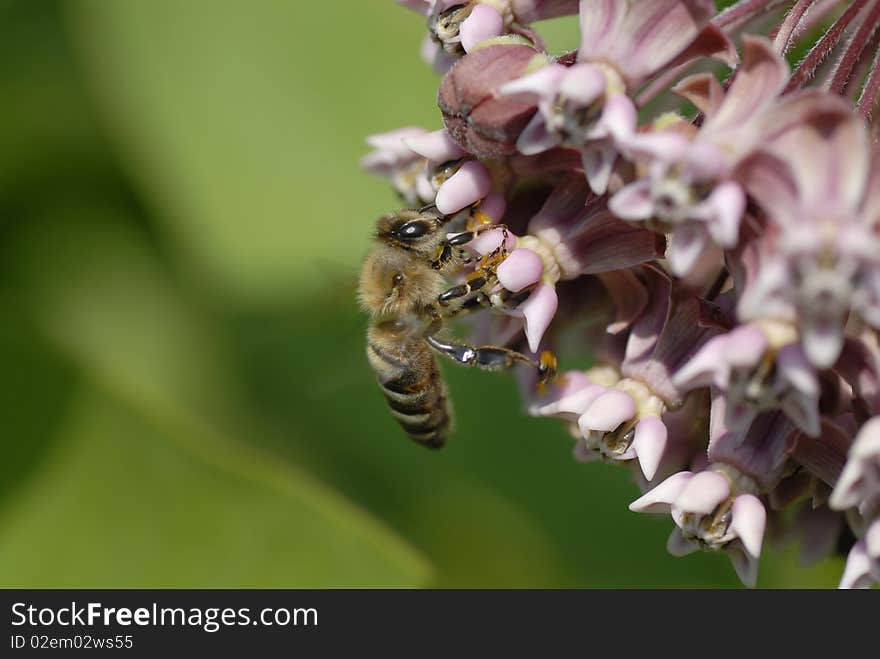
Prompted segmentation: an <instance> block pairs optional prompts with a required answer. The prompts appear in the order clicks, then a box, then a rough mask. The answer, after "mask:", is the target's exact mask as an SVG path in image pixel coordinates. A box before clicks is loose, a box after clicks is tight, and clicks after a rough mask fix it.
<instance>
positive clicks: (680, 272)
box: [666, 222, 709, 277]
mask: <svg viewBox="0 0 880 659" xmlns="http://www.w3.org/2000/svg"><path fill="white" fill-rule="evenodd" d="M708 242H709V236H708V235H707V234H706V230H705V229H704V228H703V226H702V225H701V224H698V223H697V222H687V223H685V224H681V225H679V226H678V227H676V228H675V231H673V232H672V236H671V237H670V241H669V248H668V249H667V250H666V258H667V259H669V266H670V268H671V269H672V273H673V274H674V275H675V276H676V277H684V276H685V275H687V274H688V273H689V272H690V271H691V270H693V268H694V266H695V265H696V264H697V262H698V261H699V260H700V256H701V255H702V254H703V251H704V250H705V249H706V244H707V243H708Z"/></svg>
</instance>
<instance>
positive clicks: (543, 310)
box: [519, 284, 559, 352]
mask: <svg viewBox="0 0 880 659" xmlns="http://www.w3.org/2000/svg"><path fill="white" fill-rule="evenodd" d="M558 306H559V298H558V297H557V295H556V289H555V288H553V286H550V285H549V284H539V285H538V287H537V288H535V290H534V291H532V294H531V295H529V299H528V300H526V301H525V302H523V303H522V304H521V305H519V309H520V311H522V313H523V316H524V317H525V319H526V330H525V331H526V339H527V340H528V342H529V350H531V351H532V352H537V351H538V346H540V345H541V339H542V338H543V336H544V332H546V331H547V328H548V327H549V326H550V321H551V320H553V316H554V315H556V308H557V307H558Z"/></svg>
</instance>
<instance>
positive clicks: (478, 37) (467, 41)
mask: <svg viewBox="0 0 880 659" xmlns="http://www.w3.org/2000/svg"><path fill="white" fill-rule="evenodd" d="M503 33H504V19H503V18H502V17H501V14H499V13H498V10H497V9H495V7H493V6H491V5H488V4H485V3H480V4H478V5H477V6H476V7H474V8H473V10H472V11H471V14H470V16H468V17H467V18H466V19H464V21H462V24H461V26H459V28H458V34H459V36H461V45H462V48H464V50H465V52H468V53H469V52H470V51H471V50H473V47H474V46H476V45H477V44H478V43H480V42H481V41H485V40H486V39H491V38H492V37H497V36H499V35H500V34H503Z"/></svg>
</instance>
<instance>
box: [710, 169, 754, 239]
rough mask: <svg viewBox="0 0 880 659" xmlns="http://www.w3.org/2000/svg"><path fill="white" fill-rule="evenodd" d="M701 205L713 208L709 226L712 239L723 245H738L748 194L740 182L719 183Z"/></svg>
mask: <svg viewBox="0 0 880 659" xmlns="http://www.w3.org/2000/svg"><path fill="white" fill-rule="evenodd" d="M700 206H705V207H707V208H709V209H711V211H710V213H709V217H710V219H709V222H708V228H709V233H710V234H711V235H712V240H714V241H715V242H716V243H717V244H718V245H720V246H721V247H726V248H728V249H729V248H731V247H736V243H737V242H738V239H739V223H740V220H741V219H742V216H743V213H744V212H745V210H746V195H745V193H744V192H743V189H742V188H741V187H740V185H739V183H735V182H733V181H725V182H723V183H719V184H718V185H716V186H715V189H714V190H712V193H711V194H710V195H709V197H708V198H707V199H706V200H705V201H704V202H703V203H702V204H700Z"/></svg>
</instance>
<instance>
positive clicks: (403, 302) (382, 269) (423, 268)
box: [359, 245, 443, 316]
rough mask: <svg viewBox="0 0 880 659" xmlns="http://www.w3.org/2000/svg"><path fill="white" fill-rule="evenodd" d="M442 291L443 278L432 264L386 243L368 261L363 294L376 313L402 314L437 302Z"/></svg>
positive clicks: (370, 308)
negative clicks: (390, 247)
mask: <svg viewBox="0 0 880 659" xmlns="http://www.w3.org/2000/svg"><path fill="white" fill-rule="evenodd" d="M442 290H443V278H442V276H441V275H440V274H439V273H438V272H437V271H435V270H434V269H432V268H431V267H430V265H428V264H427V263H424V262H422V261H420V260H418V259H413V258H412V256H411V255H409V254H407V253H406V252H400V251H397V250H394V249H389V248H388V247H387V246H384V245H383V246H381V247H380V248H379V249H376V250H375V251H374V252H373V253H371V254H370V256H369V257H367V260H366V261H365V262H364V269H363V271H362V273H361V281H360V290H359V297H360V300H361V304H362V305H363V306H364V307H365V308H366V309H367V310H368V311H369V312H370V313H371V314H373V315H374V316H401V315H405V314H419V313H421V312H422V311H423V310H424V309H425V308H427V307H430V306H432V305H434V304H435V303H436V300H437V296H438V295H439V294H440V292H441V291H442Z"/></svg>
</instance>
